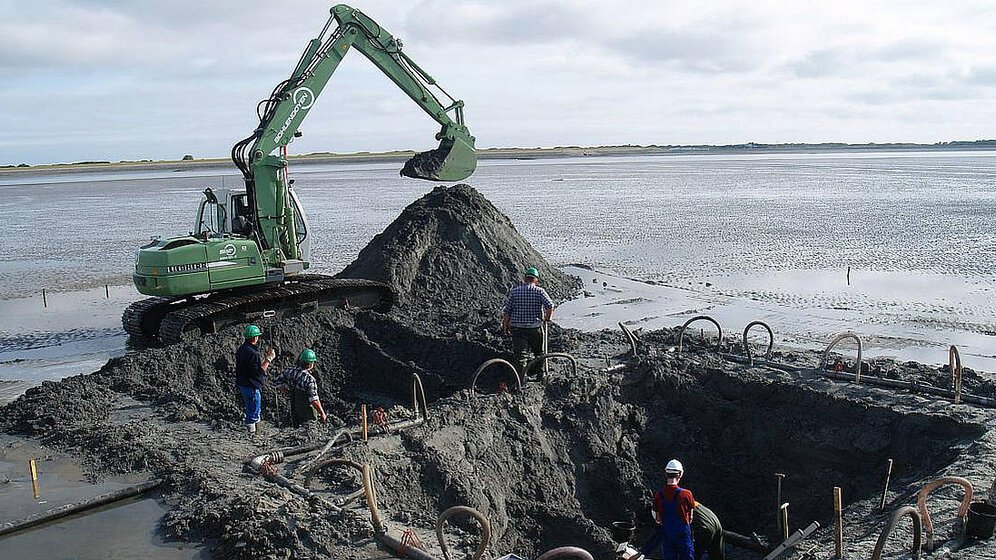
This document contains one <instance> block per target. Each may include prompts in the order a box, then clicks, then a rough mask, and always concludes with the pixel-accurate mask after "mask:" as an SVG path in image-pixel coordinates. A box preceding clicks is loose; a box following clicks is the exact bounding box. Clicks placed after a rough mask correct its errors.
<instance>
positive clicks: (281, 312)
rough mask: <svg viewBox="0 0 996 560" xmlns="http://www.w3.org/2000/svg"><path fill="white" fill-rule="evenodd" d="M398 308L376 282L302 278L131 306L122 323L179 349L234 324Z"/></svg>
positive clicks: (129, 330)
mask: <svg viewBox="0 0 996 560" xmlns="http://www.w3.org/2000/svg"><path fill="white" fill-rule="evenodd" d="M393 303H394V290H393V289H392V288H391V286H389V285H387V284H383V283H381V282H374V281H373V280H360V279H352V278H332V277H330V276H322V275H317V274H307V275H300V276H297V277H295V278H294V280H293V281H288V282H284V283H283V284H281V285H279V286H270V285H264V286H259V287H255V288H243V289H240V290H237V291H235V290H232V291H228V292H216V293H213V294H210V295H207V296H203V297H197V298H194V297H186V298H168V297H151V298H146V299H143V300H139V301H136V302H135V303H133V304H131V305H129V306H128V308H127V309H126V310H125V312H124V315H123V316H122V324H123V326H124V330H125V332H127V333H128V334H130V335H132V336H134V337H138V338H142V339H146V340H158V341H160V342H162V343H163V344H174V343H177V342H182V341H184V340H187V339H191V338H196V337H199V336H201V335H203V334H207V333H213V332H218V331H219V330H221V329H223V328H225V327H228V326H230V325H236V324H243V323H246V322H253V321H258V320H260V319H263V318H271V317H273V318H277V319H280V318H283V317H286V316H291V315H298V314H300V313H307V312H310V311H317V310H319V309H370V310H373V311H379V312H382V313H386V312H387V311H389V310H390V309H391V306H392V305H393Z"/></svg>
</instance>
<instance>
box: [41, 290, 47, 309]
mask: <svg viewBox="0 0 996 560" xmlns="http://www.w3.org/2000/svg"><path fill="white" fill-rule="evenodd" d="M42 306H43V307H46V308H47V307H48V296H46V295H45V288H42Z"/></svg>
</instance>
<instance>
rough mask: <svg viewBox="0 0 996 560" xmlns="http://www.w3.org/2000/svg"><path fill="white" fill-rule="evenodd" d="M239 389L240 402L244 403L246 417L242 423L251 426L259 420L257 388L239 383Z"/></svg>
mask: <svg viewBox="0 0 996 560" xmlns="http://www.w3.org/2000/svg"><path fill="white" fill-rule="evenodd" d="M239 391H240V392H241V393H242V402H243V404H245V414H246V419H245V421H244V422H243V423H244V424H245V425H246V426H251V425H253V424H255V423H256V422H259V409H260V398H259V389H254V388H252V387H243V386H241V385H239Z"/></svg>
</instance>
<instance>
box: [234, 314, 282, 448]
mask: <svg viewBox="0 0 996 560" xmlns="http://www.w3.org/2000/svg"><path fill="white" fill-rule="evenodd" d="M242 334H243V337H244V338H245V342H243V343H242V346H239V349H238V350H237V351H236V352H235V384H236V385H237V386H238V387H239V392H240V393H241V394H242V403H243V405H244V406H245V420H244V421H243V423H244V424H245V426H246V428H248V429H249V433H250V434H255V433H256V424H257V423H258V422H259V413H260V393H259V391H260V389H262V388H263V377H264V375H265V374H266V370H267V369H269V367H270V362H272V361H273V358H274V357H275V356H276V355H277V353H276V352H275V351H274V350H273V348H270V349H269V350H268V351H267V352H266V357H265V358H260V356H259V348H258V345H259V337H260V335H262V334H263V331H262V330H260V328H259V327H258V326H256V325H249V326H248V327H246V329H245V331H243V333H242Z"/></svg>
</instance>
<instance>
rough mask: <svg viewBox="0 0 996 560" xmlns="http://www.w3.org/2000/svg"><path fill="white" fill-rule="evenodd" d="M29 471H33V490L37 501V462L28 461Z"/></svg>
mask: <svg viewBox="0 0 996 560" xmlns="http://www.w3.org/2000/svg"><path fill="white" fill-rule="evenodd" d="M28 470H29V471H31V488H32V490H34V492H35V499H36V500H37V499H38V496H39V492H38V468H37V467H36V466H35V460H34V459H31V460H29V461H28Z"/></svg>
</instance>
